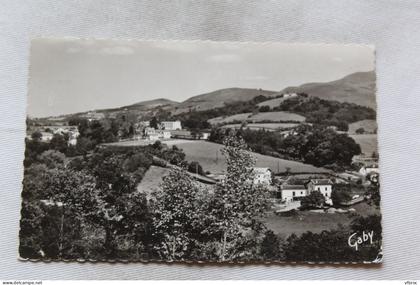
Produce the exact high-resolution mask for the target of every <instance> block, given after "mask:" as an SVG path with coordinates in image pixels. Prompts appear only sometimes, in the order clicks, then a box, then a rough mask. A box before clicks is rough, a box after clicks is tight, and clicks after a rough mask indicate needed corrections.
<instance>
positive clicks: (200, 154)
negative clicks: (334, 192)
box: [165, 140, 329, 173]
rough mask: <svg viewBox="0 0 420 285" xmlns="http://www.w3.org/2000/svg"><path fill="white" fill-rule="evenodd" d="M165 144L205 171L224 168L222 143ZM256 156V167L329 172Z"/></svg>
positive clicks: (214, 171) (300, 164)
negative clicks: (180, 150)
mask: <svg viewBox="0 0 420 285" xmlns="http://www.w3.org/2000/svg"><path fill="white" fill-rule="evenodd" d="M165 143H166V144H167V145H169V146H172V145H176V146H178V147H179V148H181V149H182V150H183V151H184V153H185V155H186V157H185V159H186V160H187V161H198V162H199V163H200V165H201V166H203V168H204V170H205V171H210V172H212V173H222V172H223V171H225V170H226V159H225V157H224V156H223V154H222V152H221V149H222V148H223V145H221V144H217V143H213V142H208V141H191V140H175V141H172V142H171V141H168V142H165ZM252 155H253V156H254V157H255V158H256V166H257V167H269V168H270V169H272V170H273V171H275V172H281V171H285V170H286V168H288V167H290V171H292V172H312V173H320V172H329V170H327V169H325V168H322V167H315V166H313V165H310V164H305V163H302V162H298V161H292V160H286V159H280V158H276V157H272V156H268V155H262V154H259V153H252Z"/></svg>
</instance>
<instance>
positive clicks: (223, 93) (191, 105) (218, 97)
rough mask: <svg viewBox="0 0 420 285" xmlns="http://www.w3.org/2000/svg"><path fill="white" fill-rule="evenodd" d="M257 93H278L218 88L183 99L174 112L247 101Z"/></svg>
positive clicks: (206, 108) (276, 93) (270, 94)
mask: <svg viewBox="0 0 420 285" xmlns="http://www.w3.org/2000/svg"><path fill="white" fill-rule="evenodd" d="M259 95H263V96H267V97H271V96H275V95H278V92H274V91H267V90H262V89H246V88H227V89H220V90H216V91H213V92H210V93H205V94H201V95H197V96H194V97H191V98H189V99H187V100H185V101H184V102H182V103H180V104H179V105H178V106H177V108H176V110H175V112H174V113H175V114H180V113H183V112H187V111H189V110H196V111H204V110H208V109H213V108H218V107H223V106H225V105H226V103H232V102H243V101H249V100H251V99H253V98H254V97H257V96H259Z"/></svg>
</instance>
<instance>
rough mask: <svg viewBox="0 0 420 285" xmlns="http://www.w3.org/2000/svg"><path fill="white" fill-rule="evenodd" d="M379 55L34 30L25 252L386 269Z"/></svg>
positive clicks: (356, 48)
mask: <svg viewBox="0 0 420 285" xmlns="http://www.w3.org/2000/svg"><path fill="white" fill-rule="evenodd" d="M375 94H376V74H375V48H374V47H373V46H371V45H361V44H322V43H316V44H315V43H313V44H310V43H278V42H264V43H257V42H215V41H142V40H116V39H115V40H112V39H78V38H36V39H33V40H32V42H31V51H30V67H29V82H28V99H27V103H28V105H27V117H26V138H25V156H24V161H23V164H24V175H23V182H22V194H21V196H22V205H21V219H20V232H19V256H20V258H21V259H23V260H42V261H51V260H53V261H105V262H106V261H117V262H123V261H124V262H188V263H291V262H293V263H316V264H318V263H338V264H349V263H351V264H353V263H354V264H375V263H381V262H382V258H383V253H382V226H381V210H380V170H379V166H378V165H379V157H380V153H379V151H378V145H377V133H378V127H377V122H376V118H377V113H376V98H375Z"/></svg>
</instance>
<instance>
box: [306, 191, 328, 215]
mask: <svg viewBox="0 0 420 285" xmlns="http://www.w3.org/2000/svg"><path fill="white" fill-rule="evenodd" d="M324 203H325V197H324V195H322V194H321V193H320V192H318V191H313V192H311V194H309V195H308V196H306V197H303V198H302V200H301V209H302V210H306V209H313V208H321V207H322V206H323V205H324Z"/></svg>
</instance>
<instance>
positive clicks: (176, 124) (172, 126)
mask: <svg viewBox="0 0 420 285" xmlns="http://www.w3.org/2000/svg"><path fill="white" fill-rule="evenodd" d="M160 125H161V127H162V129H164V130H181V129H182V126H181V122H180V121H164V122H162V123H160Z"/></svg>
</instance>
